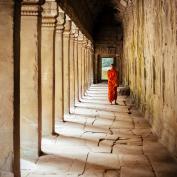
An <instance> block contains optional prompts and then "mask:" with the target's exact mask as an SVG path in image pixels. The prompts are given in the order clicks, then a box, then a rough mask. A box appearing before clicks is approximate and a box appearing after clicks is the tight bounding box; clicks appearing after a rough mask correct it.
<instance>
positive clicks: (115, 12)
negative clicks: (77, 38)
mask: <svg viewBox="0 0 177 177" xmlns="http://www.w3.org/2000/svg"><path fill="white" fill-rule="evenodd" d="M130 1H131V0H59V4H60V6H61V7H62V8H63V9H64V10H65V11H66V13H67V14H68V15H69V16H70V17H71V18H72V19H73V20H74V21H75V23H76V24H77V25H78V26H79V27H80V28H81V29H82V30H83V32H84V33H85V34H86V35H87V36H90V37H91V36H92V35H93V31H94V28H95V26H96V25H97V24H98V22H99V21H100V19H102V20H104V19H103V18H104V17H106V16H110V17H112V19H111V21H114V22H115V23H119V24H120V23H121V21H122V16H123V13H124V10H125V8H126V6H127V5H128V3H129V2H130ZM103 14H104V15H103Z"/></svg>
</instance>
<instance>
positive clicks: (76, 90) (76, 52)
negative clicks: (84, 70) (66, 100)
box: [74, 27, 79, 104]
mask: <svg viewBox="0 0 177 177" xmlns="http://www.w3.org/2000/svg"><path fill="white" fill-rule="evenodd" d="M78 36H79V29H78V28H77V27H76V29H75V35H74V72H75V104H77V103H78V101H79V87H78V86H79V82H78Z"/></svg>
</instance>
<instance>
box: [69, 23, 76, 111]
mask: <svg viewBox="0 0 177 177" xmlns="http://www.w3.org/2000/svg"><path fill="white" fill-rule="evenodd" d="M74 34H75V24H74V23H73V22H72V24H71V33H70V53H69V54H70V56H69V61H70V63H69V68H70V69H69V70H70V77H69V81H70V92H69V94H70V113H73V112H74V99H75V70H74V60H75V59H74Z"/></svg>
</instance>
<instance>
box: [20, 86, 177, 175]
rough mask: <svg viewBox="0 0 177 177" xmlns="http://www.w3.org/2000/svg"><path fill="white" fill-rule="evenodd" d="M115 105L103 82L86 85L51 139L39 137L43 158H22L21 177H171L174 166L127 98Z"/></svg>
mask: <svg viewBox="0 0 177 177" xmlns="http://www.w3.org/2000/svg"><path fill="white" fill-rule="evenodd" d="M118 103H119V105H110V104H109V103H108V101H107V85H106V84H104V83H102V84H94V85H92V86H91V87H90V88H89V89H88V91H87V92H86V95H85V96H84V97H83V99H82V102H80V103H78V104H77V105H76V107H75V110H74V112H73V114H70V115H68V116H66V118H65V122H57V125H56V133H57V135H56V136H47V137H43V139H42V151H43V153H44V155H43V156H41V157H39V159H38V160H37V162H36V163H33V162H30V161H26V160H25V159H22V162H21V163H22V167H21V168H22V177H176V176H177V168H176V167H177V162H176V161H175V159H174V158H173V157H172V156H171V155H170V153H169V152H168V151H167V149H166V148H165V147H164V146H163V145H161V144H160V143H159V142H158V140H157V137H156V136H155V135H154V134H153V133H152V131H151V127H150V125H149V123H148V122H147V121H146V120H145V119H144V118H143V116H142V115H141V114H140V113H139V112H138V111H137V110H136V108H135V107H133V106H132V104H131V101H130V98H129V97H126V96H119V97H118ZM130 106H131V108H132V109H131V111H130V113H131V114H128V108H129V107H130Z"/></svg>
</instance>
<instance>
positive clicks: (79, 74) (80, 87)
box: [78, 31, 84, 101]
mask: <svg viewBox="0 0 177 177" xmlns="http://www.w3.org/2000/svg"><path fill="white" fill-rule="evenodd" d="M83 39H84V38H83V34H82V33H81V31H79V36H78V87H79V101H80V100H81V98H82V43H83Z"/></svg>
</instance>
